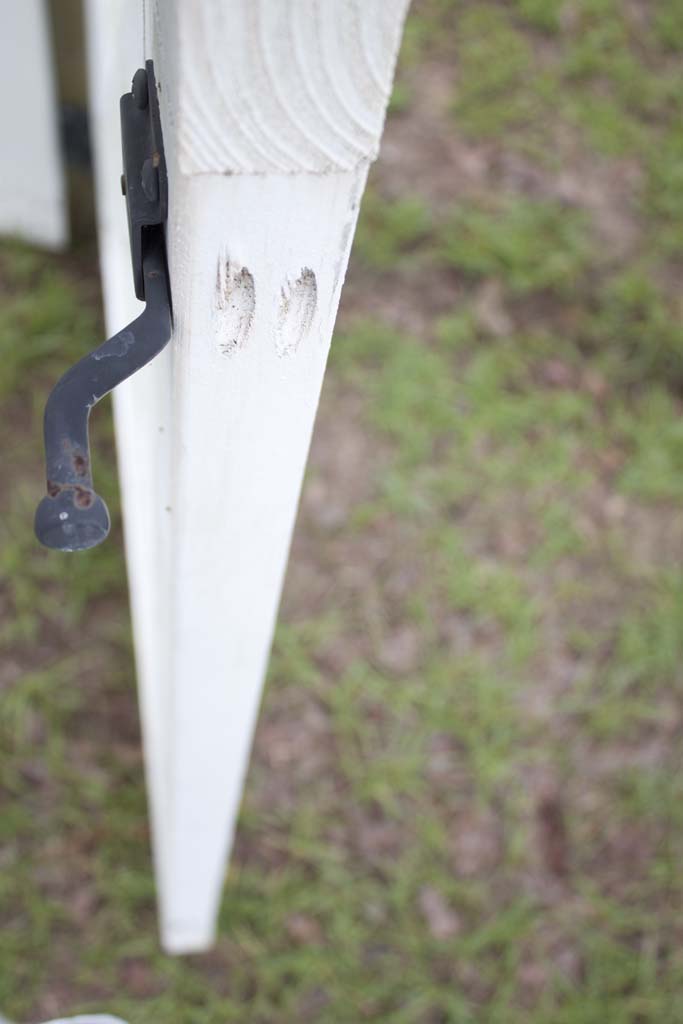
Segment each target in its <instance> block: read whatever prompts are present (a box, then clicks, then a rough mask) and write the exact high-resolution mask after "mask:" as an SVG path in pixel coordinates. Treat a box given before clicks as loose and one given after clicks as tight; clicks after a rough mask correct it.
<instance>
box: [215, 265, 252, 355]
mask: <svg viewBox="0 0 683 1024" xmlns="http://www.w3.org/2000/svg"><path fill="white" fill-rule="evenodd" d="M255 311H256V287H255V285H254V277H253V275H252V273H251V271H250V270H249V269H248V268H247V267H243V266H241V265H240V264H238V263H234V262H232V261H231V260H230V259H228V258H227V257H223V256H222V257H220V258H219V260H218V266H217V268H216V287H215V292H214V308H213V314H214V315H213V325H214V333H215V335H216V340H217V341H218V345H219V348H220V351H221V352H222V353H223V355H226V356H230V355H233V354H234V353H235V352H237V351H239V349H241V348H243V347H244V345H245V344H246V343H247V340H248V338H249V335H250V333H251V327H252V323H253V320H254V313H255Z"/></svg>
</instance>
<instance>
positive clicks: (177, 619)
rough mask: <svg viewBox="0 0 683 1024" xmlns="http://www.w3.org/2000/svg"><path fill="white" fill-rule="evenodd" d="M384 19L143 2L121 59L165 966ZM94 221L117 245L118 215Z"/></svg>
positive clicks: (344, 226) (251, 699)
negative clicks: (136, 184)
mask: <svg viewBox="0 0 683 1024" xmlns="http://www.w3.org/2000/svg"><path fill="white" fill-rule="evenodd" d="M407 5H408V0H345V2H343V3H341V2H339V0H296V2H294V0H291V2H285V0H230V2H228V0H195V2H193V3H191V4H189V3H186V2H183V0H148V2H147V4H146V29H145V40H146V43H145V45H146V53H145V56H146V57H148V58H149V57H151V58H152V59H153V60H154V62H155V71H156V77H157V82H158V86H159V92H160V103H161V111H162V122H163V130H164V142H165V148H166V156H167V162H168V168H169V187H170V215H169V224H168V232H167V241H168V254H169V264H170V270H171V281H172V291H173V307H174V319H175V331H174V339H173V342H172V344H171V346H170V348H169V351H168V353H167V355H165V356H163V357H162V358H161V359H159V360H157V361H156V363H154V364H153V365H152V366H151V367H149V368H148V369H147V370H145V371H143V372H142V373H141V374H139V375H138V378H137V379H135V378H134V379H133V382H132V383H131V384H130V385H126V388H125V389H124V393H123V394H122V395H121V396H119V398H118V399H117V406H116V416H117V420H116V423H117V436H118V442H119V458H120V463H121V477H122V484H123V499H124V516H125V527H126V542H127V552H128V561H129V568H130V579H131V595H132V605H133V614H134V621H135V636H136V645H137V658H138V670H139V677H140V686H141V705H142V712H143V726H144V733H145V746H146V756H147V765H148V777H149V783H150V793H151V800H152V806H153V831H154V844H155V858H156V866H157V877H158V885H159V902H160V911H161V931H162V940H163V943H164V946H165V947H166V948H167V949H168V950H169V951H172V952H190V951H195V950H201V949H205V948H207V947H208V946H209V945H210V944H211V942H212V940H213V935H214V927H215V919H216V914H217V909H218V904H219V900H220V894H221V888H222V882H223V876H224V872H225V865H226V861H227V857H228V854H229V849H230V845H231V841H232V834H233V830H234V825H235V819H236V815H237V813H238V809H239V804H240V798H241V793H242V785H243V779H244V774H245V771H246V767H247V764H248V759H249V751H250V746H251V738H252V733H253V726H254V721H255V718H256V714H257V711H258V706H259V700H260V693H261V686H262V681H263V676H264V672H265V669H266V664H267V659H268V652H269V648H270V643H271V636H272V631H273V626H274V622H275V615H276V611H277V605H278V601H279V596H280V590H281V585H282V579H283V575H284V571H285V567H286V562H287V553H288V548H289V542H290V537H291V532H292V528H293V525H294V519H295V515H296V508H297V503H298V498H299V491H300V487H301V482H302V478H303V473H304V468H305V463H306V458H307V453H308V447H309V442H310V437H311V432H312V429H313V421H314V418H315V411H316V406H317V403H318V398H319V394H320V388H321V384H322V378H323V373H324V369H325V363H326V359H327V353H328V349H329V343H330V337H331V334H332V328H333V324H334V319H335V315H336V310H337V305H338V302H339V295H340V290H341V286H342V282H343V279H344V274H345V270H346V264H347V260H348V255H349V250H350V246H351V241H352V237H353V232H354V228H355V223H356V218H357V214H358V206H359V203H360V198H361V195H362V192H363V188H364V185H365V179H366V175H367V169H368V166H369V163H370V161H371V160H372V159H373V158H374V156H375V155H376V152H377V148H378V145H379V139H380V135H381V130H382V125H383V121H384V114H385V109H386V104H387V101H388V98H389V93H390V89H391V84H392V79H393V70H394V64H395V59H396V54H397V51H398V47H399V42H400V36H401V30H402V25H403V20H404V17H405V13H406V8H407ZM111 6H112V5H101V4H100V3H99V0H90V5H89V15H90V17H89V24H90V27H91V31H90V46H91V56H92V60H91V93H92V95H93V102H94V110H95V124H96V125H97V124H98V123H99V120H100V118H114V117H116V118H118V113H116V114H114V113H112V112H111V111H109V113H107V112H105V111H104V110H103V109H102V104H103V103H104V86H103V85H102V83H101V82H100V81H99V79H100V76H101V75H102V66H101V65H102V62H104V64H105V67H106V66H107V63H108V61H107V47H108V46H111V47H113V48H114V49H116V51H117V54H116V57H112V60H113V61H114V63H116V64H117V67H116V72H117V75H118V77H119V79H120V78H121V74H125V77H126V84H124V85H123V87H119V92H121V91H123V89H125V88H127V82H128V80H129V79H130V76H131V75H132V73H133V71H134V70H135V67H136V66H138V64H141V58H140V59H138V60H137V64H136V63H135V62H133V64H130V65H128V66H125V67H124V66H119V65H118V62H119V61H120V59H121V57H122V48H121V47H120V46H118V44H117V43H116V41H113V40H112V38H111V34H110V32H111V20H112V16H111V12H109V13H106V12H104V11H103V10H102V8H103V7H108V8H111ZM114 6H116V5H114ZM123 6H124V7H126V6H127V7H131V6H132V7H136V6H137V4H136V3H135V2H134V0H126V3H124V4H123ZM124 49H125V48H124ZM119 72H120V73H121V74H119ZM107 88H108V87H107ZM109 91H110V90H109ZM98 94H99V99H98V98H97V96H98ZM117 95H118V94H117ZM114 102H115V101H114V100H113V98H112V97H111V96H109V97H108V98H107V103H114ZM95 133H96V140H95V141H96V146H97V152H98V158H99V160H98V164H99V166H98V183H99V188H100V192H101V193H102V192H103V191H104V190H105V189H106V190H108V194H110V193H111V194H112V195H113V194H114V193H115V186H114V184H113V177H114V172H115V173H116V175H118V170H119V161H118V158H117V157H116V156H115V155H114V143H113V130H112V132H111V133H110V132H109V128H107V129H105V128H101V129H100V130H98V129H97V127H96V130H95ZM110 134H111V138H110ZM98 135H99V136H100V137H99V138H98V137H97V136H98ZM110 162H114V163H115V166H114V167H110V166H109V164H110ZM105 164H106V167H105V166H104V165H105ZM100 199H101V202H100V219H101V224H102V225H103V236H102V249H103V272H104V285H105V293H106V294H107V295H108V296H110V297H111V296H112V295H114V292H115V291H116V290H117V288H118V285H111V286H110V284H109V283H108V281H107V275H108V274H109V273H112V274H114V275H115V276H116V275H121V274H123V267H124V263H125V260H123V259H122V255H121V250H122V249H123V248H124V243H123V241H122V240H121V237H119V236H120V235H121V233H122V231H123V230H124V229H123V228H119V227H116V228H114V227H113V226H112V224H111V223H110V222H109V217H110V214H111V215H112V216H113V205H112V206H111V207H110V200H109V199H104V198H102V196H101V197H100ZM118 201H119V200H118V199H116V200H114V199H112V200H111V204H114V203H116V202H118ZM116 217H117V218H118V221H117V223H120V224H123V221H124V212H123V208H121V209H120V210H118V211H117V212H116ZM126 245H127V242H126ZM109 248H111V250H112V251H113V252H115V255H114V256H112V257H111V259H110V258H109V256H108V255H107V253H108V249H109ZM126 255H127V253H126ZM127 273H128V274H129V273H130V270H129V268H128V269H127ZM125 276H126V275H125V274H124V277H125ZM127 286H128V287H129V288H130V294H131V295H132V284H131V283H130V280H128V281H127ZM128 301H129V300H128V299H126V300H123V299H119V298H118V297H117V298H116V299H115V300H114V299H111V298H110V303H111V304H112V308H113V306H116V316H115V318H114V317H113V315H112V318H111V319H110V326H111V328H112V329H113V328H115V327H120V326H121V325H122V324H123V323H124V322H125V320H126V318H127V316H128V313H129V310H128V309H125V310H124V306H126V304H127V302H128ZM114 319H115V321H116V322H114ZM124 403H125V407H124Z"/></svg>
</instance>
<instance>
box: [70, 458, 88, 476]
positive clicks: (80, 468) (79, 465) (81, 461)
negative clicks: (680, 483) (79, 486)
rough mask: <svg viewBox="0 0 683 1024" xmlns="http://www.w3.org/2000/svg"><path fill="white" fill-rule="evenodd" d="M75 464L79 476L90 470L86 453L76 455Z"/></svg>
mask: <svg viewBox="0 0 683 1024" xmlns="http://www.w3.org/2000/svg"><path fill="white" fill-rule="evenodd" d="M73 464H74V469H75V470H76V473H77V474H78V476H85V475H86V473H87V472H88V460H87V459H86V457H85V455H74V458H73Z"/></svg>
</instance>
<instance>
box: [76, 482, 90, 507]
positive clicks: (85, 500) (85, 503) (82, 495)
mask: <svg viewBox="0 0 683 1024" xmlns="http://www.w3.org/2000/svg"><path fill="white" fill-rule="evenodd" d="M92 503H93V493H92V491H89V490H87V489H86V488H85V487H74V505H77V506H78V508H90V506H91V505H92Z"/></svg>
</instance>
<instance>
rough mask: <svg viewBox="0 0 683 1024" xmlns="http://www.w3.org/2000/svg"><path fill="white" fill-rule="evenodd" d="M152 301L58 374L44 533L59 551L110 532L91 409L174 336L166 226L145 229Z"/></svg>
mask: <svg viewBox="0 0 683 1024" xmlns="http://www.w3.org/2000/svg"><path fill="white" fill-rule="evenodd" d="M142 263H143V274H144V282H145V298H146V300H147V305H146V307H145V309H144V311H143V312H142V313H141V314H140V316H139V317H138V318H137V319H136V320H134V321H133V322H132V323H131V324H129V325H128V327H124V328H123V330H122V331H119V333H118V334H115V335H114V336H113V337H112V338H109V340H108V341H105V342H104V344H103V345H100V347H99V348H96V349H95V350H94V352H90V353H89V355H87V356H84V357H83V359H81V360H80V361H79V362H78V363H76V365H75V366H72V367H71V369H70V370H67V372H66V373H65V374H64V376H63V377H62V378H61V379H60V380H59V381H58V382H57V384H56V385H55V387H54V389H53V390H52V393H51V394H50V397H49V398H48V401H47V405H46V407H45V420H44V433H45V455H46V462H47V496H46V497H45V498H43V500H42V501H41V502H40V504H39V505H38V508H37V510H36V517H35V531H36V536H37V538H38V540H39V541H40V542H41V544H44V545H45V546H46V547H48V548H56V549H58V550H59V551H80V550H83V549H85V548H91V547H94V546H95V545H96V544H99V543H100V542H101V541H103V540H104V539H105V537H106V536H107V534H108V533H109V527H110V519H109V512H108V510H107V506H106V505H105V503H104V501H103V500H102V498H101V497H100V496H99V495H98V494H97V493H96V492H95V490H94V489H93V481H92V470H91V463H90V445H89V441H88V418H89V416H90V410H91V409H92V407H93V406H94V405H95V403H96V402H99V400H100V399H101V398H103V397H104V396H105V395H106V394H108V393H109V392H110V391H111V390H112V388H115V387H116V386H117V384H120V383H121V382H122V381H124V380H125V379H126V378H127V377H130V376H131V374H133V373H135V372H136V370H139V369H140V368H141V367H143V366H145V364H146V363H148V362H149V361H150V360H151V359H153V358H154V357H155V356H156V355H157V354H158V353H159V352H160V351H161V350H162V348H164V346H165V345H166V344H167V342H168V340H169V338H170V337H171V327H172V317H171V300H170V290H169V282H168V270H167V268H166V253H165V247H164V240H163V228H162V227H161V226H157V227H154V228H149V229H147V230H146V231H145V232H144V234H143V254H142Z"/></svg>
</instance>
